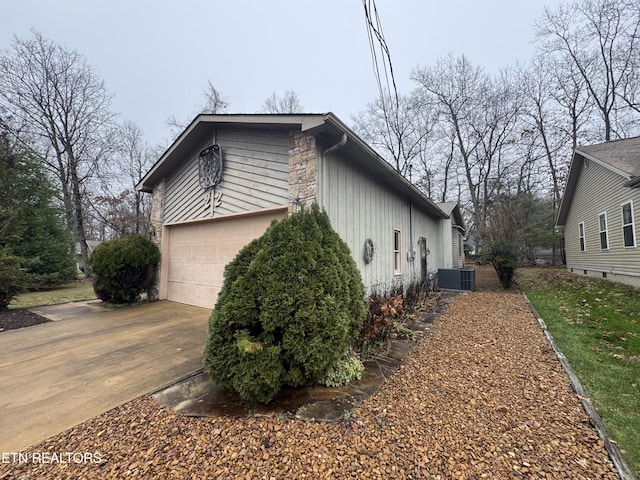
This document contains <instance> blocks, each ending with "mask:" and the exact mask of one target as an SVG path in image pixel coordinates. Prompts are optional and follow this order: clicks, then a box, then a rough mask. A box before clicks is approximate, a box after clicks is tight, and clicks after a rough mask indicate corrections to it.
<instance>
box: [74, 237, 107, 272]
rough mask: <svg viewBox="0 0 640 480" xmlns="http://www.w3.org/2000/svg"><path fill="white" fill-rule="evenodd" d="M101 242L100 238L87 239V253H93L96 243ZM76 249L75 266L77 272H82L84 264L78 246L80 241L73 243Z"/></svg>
mask: <svg viewBox="0 0 640 480" xmlns="http://www.w3.org/2000/svg"><path fill="white" fill-rule="evenodd" d="M101 243H102V240H87V253H88V254H89V256H91V254H92V253H93V251H94V250H95V249H96V247H97V246H98V245H100V244H101ZM75 250H76V267H77V269H78V272H84V268H85V264H84V260H83V258H82V249H81V248H80V242H76V244H75Z"/></svg>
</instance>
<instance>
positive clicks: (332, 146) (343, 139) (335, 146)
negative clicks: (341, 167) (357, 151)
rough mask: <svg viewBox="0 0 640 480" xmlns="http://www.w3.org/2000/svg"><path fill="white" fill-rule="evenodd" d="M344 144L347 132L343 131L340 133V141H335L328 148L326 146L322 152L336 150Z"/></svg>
mask: <svg viewBox="0 0 640 480" xmlns="http://www.w3.org/2000/svg"><path fill="white" fill-rule="evenodd" d="M346 144H347V134H346V133H343V134H342V138H340V141H339V142H338V143H336V144H335V145H331V146H330V147H329V148H327V149H326V150H325V151H324V154H325V155H327V154H328V153H332V152H335V151H336V150H340V149H341V148H342V147H344V146H345V145H346Z"/></svg>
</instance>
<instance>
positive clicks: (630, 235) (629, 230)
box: [622, 202, 636, 247]
mask: <svg viewBox="0 0 640 480" xmlns="http://www.w3.org/2000/svg"><path fill="white" fill-rule="evenodd" d="M622 237H623V238H624V246H625V247H635V246H636V232H635V226H634V224H633V202H627V203H623V204H622Z"/></svg>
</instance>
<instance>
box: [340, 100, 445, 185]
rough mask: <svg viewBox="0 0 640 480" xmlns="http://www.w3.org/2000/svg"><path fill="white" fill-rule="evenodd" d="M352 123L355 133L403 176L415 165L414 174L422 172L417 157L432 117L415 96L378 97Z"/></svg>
mask: <svg viewBox="0 0 640 480" xmlns="http://www.w3.org/2000/svg"><path fill="white" fill-rule="evenodd" d="M387 96H388V94H387ZM385 105H386V106H385ZM396 105H397V107H396ZM353 122H354V125H353V128H354V130H355V132H356V133H357V134H358V135H360V137H362V139H363V140H365V141H366V142H368V143H369V144H370V145H371V146H373V147H374V148H376V149H377V150H378V151H379V152H380V153H381V154H382V156H384V157H386V160H387V161H388V162H389V163H390V164H391V165H393V166H394V168H395V169H396V171H397V172H398V173H400V174H401V175H403V176H405V177H406V176H408V174H409V170H410V169H411V167H414V168H415V170H414V172H413V174H415V175H420V174H421V172H420V171H422V170H423V169H424V168H423V165H422V164H421V161H420V160H421V159H423V158H424V156H423V155H422V153H423V152H424V150H425V148H426V139H427V138H428V136H429V134H430V133H431V131H432V130H433V125H434V119H433V115H431V111H430V110H429V109H428V107H427V106H424V105H421V104H420V102H419V101H418V99H417V98H416V97H413V96H406V95H399V96H398V103H397V104H396V103H395V101H391V99H387V100H384V99H380V98H378V99H376V100H375V101H374V102H371V103H369V104H368V105H367V109H366V110H365V111H364V112H361V113H360V114H358V115H357V116H356V117H354V118H353ZM418 170H420V171H418Z"/></svg>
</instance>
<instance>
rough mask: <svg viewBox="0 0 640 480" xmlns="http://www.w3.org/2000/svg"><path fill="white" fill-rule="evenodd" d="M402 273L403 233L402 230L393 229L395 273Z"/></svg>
mask: <svg viewBox="0 0 640 480" xmlns="http://www.w3.org/2000/svg"><path fill="white" fill-rule="evenodd" d="M401 273H402V235H401V233H400V230H394V231H393V274H394V275H400V274H401Z"/></svg>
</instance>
